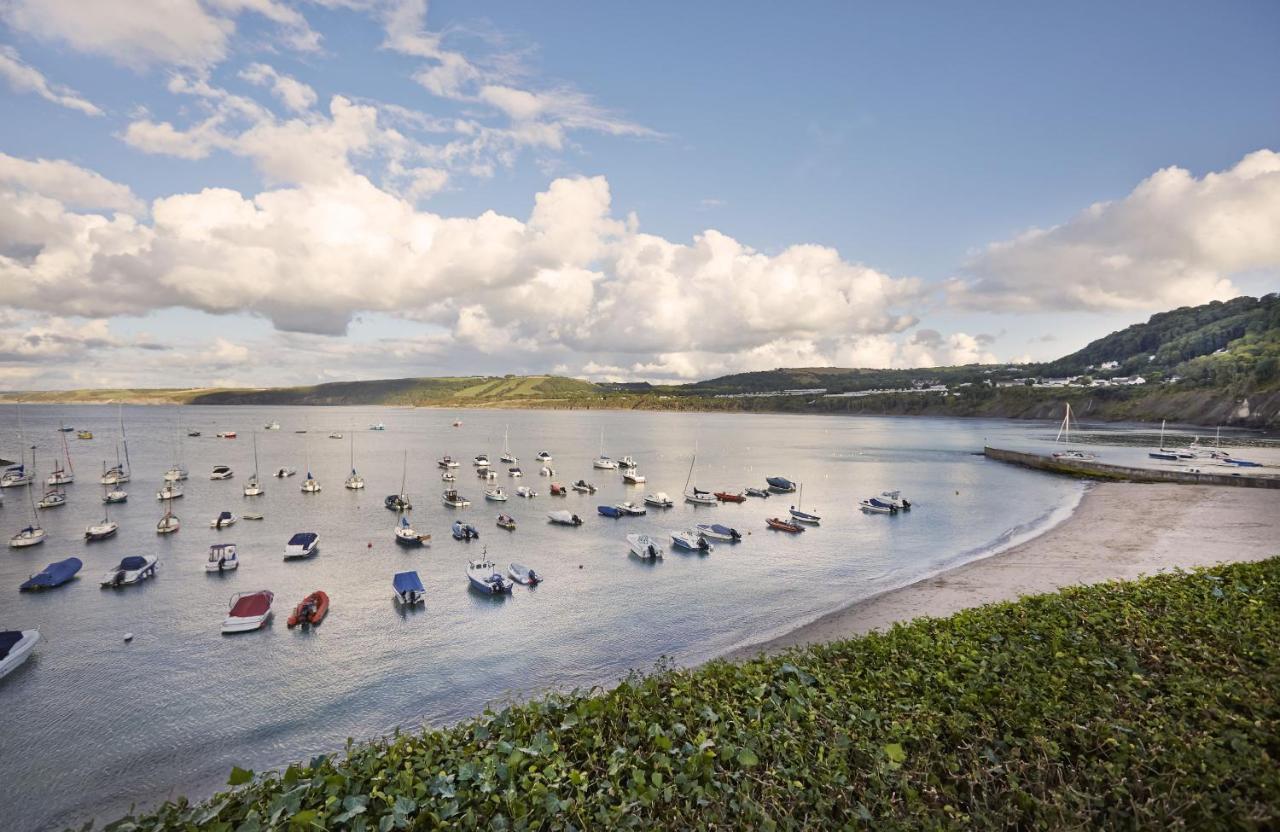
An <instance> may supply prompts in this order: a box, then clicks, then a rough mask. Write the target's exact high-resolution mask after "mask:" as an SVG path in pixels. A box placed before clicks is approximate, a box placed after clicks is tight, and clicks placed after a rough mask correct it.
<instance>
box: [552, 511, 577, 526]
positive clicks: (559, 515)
mask: <svg viewBox="0 0 1280 832" xmlns="http://www.w3.org/2000/svg"><path fill="white" fill-rule="evenodd" d="M547 519H548V520H550V521H551V522H552V523H554V524H556V525H557V526H581V525H582V518H581V517H579V516H578V515H576V514H574V513H573V512H572V511H553V512H551V513H550V514H548V515H547Z"/></svg>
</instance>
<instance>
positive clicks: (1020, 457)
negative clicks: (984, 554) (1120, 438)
mask: <svg viewBox="0 0 1280 832" xmlns="http://www.w3.org/2000/svg"><path fill="white" fill-rule="evenodd" d="M982 453H983V456H985V457H987V458H988V459H995V460H999V461H1000V462H1009V463H1012V464H1014V465H1022V466H1024V467H1026V468H1035V469H1036V470H1038V471H1049V472H1052V473H1055V474H1067V475H1069V476H1073V477H1091V478H1093V479H1103V480H1125V481H1128V482H1180V483H1186V484H1188V485H1230V486H1234V487H1236V488H1276V489H1280V477H1277V476H1273V475H1268V474H1261V475H1256V474H1243V473H1199V474H1197V473H1194V472H1191V471H1165V470H1160V469H1156V468H1136V467H1133V466H1131V465H1110V464H1108V463H1105V462H1095V461H1093V460H1085V459H1054V458H1053V457H1052V456H1048V455H1044V454H1030V453H1026V452H1024V451H1009V450H1005V449H1003V448H992V447H984V448H983V449H982Z"/></svg>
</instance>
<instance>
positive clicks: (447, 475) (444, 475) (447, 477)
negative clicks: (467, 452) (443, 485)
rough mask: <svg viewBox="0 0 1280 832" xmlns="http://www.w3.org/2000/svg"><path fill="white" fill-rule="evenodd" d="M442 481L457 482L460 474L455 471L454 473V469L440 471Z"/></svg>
mask: <svg viewBox="0 0 1280 832" xmlns="http://www.w3.org/2000/svg"><path fill="white" fill-rule="evenodd" d="M440 481H441V482H457V481H458V475H457V474H455V473H453V472H452V471H447V470H446V471H441V472H440Z"/></svg>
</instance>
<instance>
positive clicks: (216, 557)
mask: <svg viewBox="0 0 1280 832" xmlns="http://www.w3.org/2000/svg"><path fill="white" fill-rule="evenodd" d="M239 568H240V558H239V557H238V556H237V555H236V544H234V543H215V544H213V545H212V546H210V547H209V557H208V558H206V559H205V562H204V571H206V572H230V571H231V570H232V569H239Z"/></svg>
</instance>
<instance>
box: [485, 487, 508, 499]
mask: <svg viewBox="0 0 1280 832" xmlns="http://www.w3.org/2000/svg"><path fill="white" fill-rule="evenodd" d="M484 498H485V499H486V500H492V501H493V502H495V503H505V502H506V501H507V492H505V491H503V490H502V486H500V485H499V486H497V487H495V488H486V489H485V492H484Z"/></svg>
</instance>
